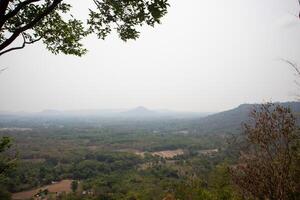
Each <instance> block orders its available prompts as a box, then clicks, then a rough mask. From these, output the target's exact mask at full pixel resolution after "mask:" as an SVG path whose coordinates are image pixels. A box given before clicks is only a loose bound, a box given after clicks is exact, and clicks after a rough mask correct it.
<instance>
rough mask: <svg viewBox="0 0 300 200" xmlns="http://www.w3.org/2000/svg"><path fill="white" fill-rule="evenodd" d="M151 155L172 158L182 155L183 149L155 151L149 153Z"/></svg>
mask: <svg viewBox="0 0 300 200" xmlns="http://www.w3.org/2000/svg"><path fill="white" fill-rule="evenodd" d="M151 154H152V155H153V156H160V157H163V158H174V157H175V156H179V155H183V154H184V151H183V150H182V149H176V150H169V151H156V152H153V153H151Z"/></svg>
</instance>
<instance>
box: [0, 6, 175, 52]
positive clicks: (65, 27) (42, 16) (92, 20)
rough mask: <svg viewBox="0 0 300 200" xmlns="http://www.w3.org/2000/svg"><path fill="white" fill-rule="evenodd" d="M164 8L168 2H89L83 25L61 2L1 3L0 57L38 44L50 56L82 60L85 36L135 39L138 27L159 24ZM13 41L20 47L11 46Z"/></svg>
mask: <svg viewBox="0 0 300 200" xmlns="http://www.w3.org/2000/svg"><path fill="white" fill-rule="evenodd" d="M168 6H169V4H168V0H93V1H91V5H90V8H86V9H88V10H89V17H88V19H86V20H85V21H83V20H81V19H78V18H76V17H74V15H73V14H72V10H71V8H72V5H71V4H69V3H67V2H65V1H64V0H1V1H0V55H2V54H4V53H8V52H10V51H13V50H17V49H22V48H24V47H25V46H26V45H29V44H33V43H35V42H37V41H39V40H41V41H42V42H43V43H44V44H45V45H46V48H47V49H48V50H49V51H51V52H52V53H54V54H58V53H64V54H71V55H76V56H82V55H83V54H85V53H86V52H87V50H86V49H85V48H84V46H83V44H82V39H83V38H84V37H86V36H87V35H89V34H96V35H97V37H98V38H99V39H105V38H106V37H107V36H108V35H109V34H110V33H111V32H112V31H116V32H117V33H118V35H119V37H120V38H121V39H122V40H124V41H127V40H129V39H136V38H138V37H139V35H140V32H139V31H138V27H139V26H142V25H149V26H154V25H155V24H158V23H160V20H161V18H162V17H163V16H164V15H165V14H166V13H167V8H168ZM17 38H21V39H22V40H23V42H22V45H20V46H12V43H13V42H14V41H15V40H16V39H17Z"/></svg>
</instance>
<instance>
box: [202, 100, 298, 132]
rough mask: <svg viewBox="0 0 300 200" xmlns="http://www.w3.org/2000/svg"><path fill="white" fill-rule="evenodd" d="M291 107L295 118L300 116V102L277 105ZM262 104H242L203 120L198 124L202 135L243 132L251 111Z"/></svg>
mask: <svg viewBox="0 0 300 200" xmlns="http://www.w3.org/2000/svg"><path fill="white" fill-rule="evenodd" d="M275 104H280V105H282V106H284V107H290V108H291V110H292V112H293V113H294V114H295V116H296V117H297V116H299V113H300V102H284V103H275ZM259 105H260V104H241V105H240V106H238V107H236V108H234V109H231V110H227V111H224V112H219V113H216V114H212V115H209V116H207V117H204V118H201V119H200V120H199V121H198V122H199V123H198V128H199V132H201V133H224V132H232V133H236V132H241V131H242V124H243V123H247V122H249V114H250V112H251V110H253V109H254V108H255V107H257V106H259Z"/></svg>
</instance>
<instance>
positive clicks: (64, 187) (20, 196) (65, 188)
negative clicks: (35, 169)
mask: <svg viewBox="0 0 300 200" xmlns="http://www.w3.org/2000/svg"><path fill="white" fill-rule="evenodd" d="M71 183H72V180H62V181H60V182H57V183H53V184H51V185H46V186H43V187H40V188H37V189H33V190H28V191H23V192H17V193H13V195H12V199H14V200H24V199H30V198H32V197H33V196H34V195H35V194H37V193H38V192H39V190H44V189H48V190H49V193H56V192H57V193H61V192H66V193H69V192H71Z"/></svg>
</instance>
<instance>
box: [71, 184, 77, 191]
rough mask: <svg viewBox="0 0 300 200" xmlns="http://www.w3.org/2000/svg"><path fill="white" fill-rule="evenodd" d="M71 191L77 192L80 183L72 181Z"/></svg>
mask: <svg viewBox="0 0 300 200" xmlns="http://www.w3.org/2000/svg"><path fill="white" fill-rule="evenodd" d="M71 189H72V191H73V192H76V191H77V189H78V181H72V183H71Z"/></svg>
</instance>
